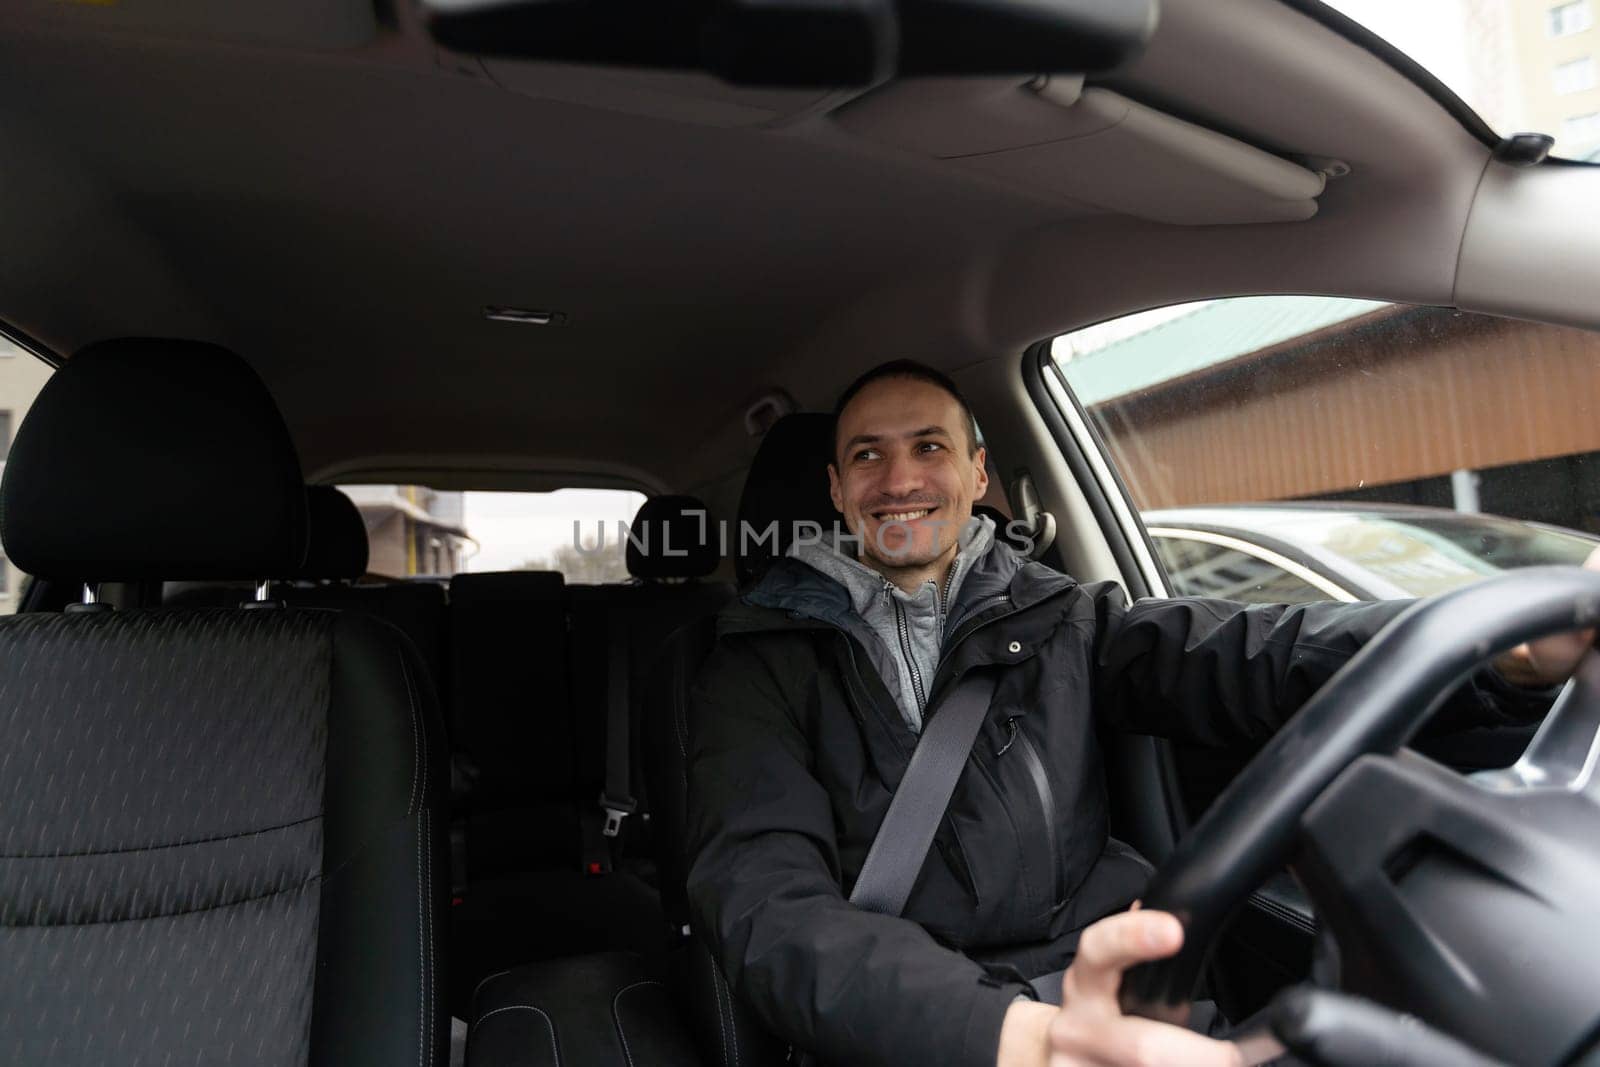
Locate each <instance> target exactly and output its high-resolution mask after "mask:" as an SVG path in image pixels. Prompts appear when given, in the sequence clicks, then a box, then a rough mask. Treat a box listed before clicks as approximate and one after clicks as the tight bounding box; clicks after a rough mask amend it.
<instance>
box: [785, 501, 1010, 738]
mask: <svg viewBox="0 0 1600 1067" xmlns="http://www.w3.org/2000/svg"><path fill="white" fill-rule="evenodd" d="M957 544H958V545H959V548H958V549H957V551H956V558H955V562H953V563H952V564H951V565H950V574H949V576H948V578H946V580H945V585H944V589H942V590H941V589H940V588H939V586H938V584H937V583H935V582H932V581H928V582H924V583H922V587H921V588H920V589H918V590H917V591H916V592H915V593H906V592H902V591H901V590H900V588H899V587H898V586H896V585H895V584H894V583H893V582H891V581H889V579H887V578H885V577H884V576H883V575H881V574H879V573H878V572H877V571H875V570H873V569H872V568H871V567H868V566H867V565H866V564H864V563H862V562H861V561H860V560H858V559H856V558H855V557H853V556H848V555H846V554H845V553H844V552H842V551H840V550H839V549H837V548H835V547H834V546H833V545H828V544H811V543H805V544H796V545H794V546H793V547H791V548H790V549H789V555H791V556H793V557H794V558H795V559H798V560H799V561H800V562H802V563H804V564H807V565H808V566H810V567H811V568H813V569H814V570H817V571H820V572H821V573H822V574H824V575H826V576H827V577H829V578H832V579H833V580H834V581H836V582H838V583H839V584H840V585H842V586H844V588H845V590H846V591H847V592H848V593H849V594H850V603H851V605H852V606H853V607H854V608H855V612H856V614H857V615H858V616H860V618H861V620H862V621H863V622H864V623H865V624H866V626H867V628H868V629H869V630H870V631H871V633H872V635H873V636H874V637H875V638H876V640H875V641H873V642H870V643H869V647H868V651H869V653H870V654H871V656H872V659H873V663H874V665H875V666H877V668H878V672H879V673H880V674H881V675H883V681H884V684H885V685H886V686H888V687H889V691H890V692H891V693H892V694H893V695H894V699H895V704H896V706H898V707H899V709H900V715H901V717H902V718H903V719H905V721H906V725H907V726H909V727H911V730H912V732H914V733H918V734H920V733H921V732H922V712H923V710H924V709H925V708H926V707H927V704H928V687H929V686H931V685H932V684H933V675H934V672H935V671H936V670H937V669H938V666H939V650H940V648H942V647H943V645H944V637H945V630H946V628H947V623H948V621H949V609H950V605H951V604H954V603H955V602H956V597H957V595H958V594H959V593H960V592H961V581H962V579H963V578H965V577H966V576H967V573H968V572H969V571H970V570H971V569H972V564H973V563H974V562H976V561H977V560H978V559H980V558H982V557H983V555H984V554H985V553H987V552H988V551H989V549H990V548H992V547H993V546H994V522H993V521H992V520H991V519H989V518H987V517H985V516H983V515H974V516H973V517H972V518H971V519H969V520H967V523H966V525H965V526H963V527H962V529H961V536H960V538H959V539H958V540H957ZM872 645H877V646H879V647H876V648H874V647H872Z"/></svg>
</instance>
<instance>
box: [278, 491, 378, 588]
mask: <svg viewBox="0 0 1600 1067" xmlns="http://www.w3.org/2000/svg"><path fill="white" fill-rule="evenodd" d="M306 530H307V540H306V561H305V563H303V564H301V566H300V569H299V570H298V571H297V572H295V575H294V576H295V577H296V578H310V579H314V580H321V579H342V578H359V577H361V576H362V575H363V574H366V573H367V551H368V549H367V524H366V522H364V521H363V520H362V518H361V509H360V508H358V507H356V505H355V502H354V501H352V500H351V499H350V498H349V497H347V496H345V495H344V494H343V493H341V492H339V490H337V489H335V488H334V487H333V486H331V485H308V486H306Z"/></svg>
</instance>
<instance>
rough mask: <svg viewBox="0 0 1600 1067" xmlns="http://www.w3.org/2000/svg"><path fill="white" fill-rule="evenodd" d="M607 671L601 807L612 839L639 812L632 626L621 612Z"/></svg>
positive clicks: (614, 627)
mask: <svg viewBox="0 0 1600 1067" xmlns="http://www.w3.org/2000/svg"><path fill="white" fill-rule="evenodd" d="M608 660H609V662H608V663H607V670H606V783H605V788H603V789H602V790H601V791H600V808H601V810H602V811H604V812H605V814H606V822H605V829H604V830H602V831H601V833H603V834H604V835H605V836H606V837H608V838H616V837H617V836H618V835H620V834H621V833H622V821H623V820H624V819H626V818H627V817H628V816H629V815H632V814H633V813H634V812H635V811H636V810H638V807H639V804H638V801H636V800H635V799H634V797H633V793H632V792H630V787H631V786H632V784H633V783H632V779H631V778H630V776H629V769H628V755H629V745H630V743H631V738H630V733H631V728H632V725H633V722H632V719H633V710H632V707H631V706H630V705H629V703H628V627H627V624H626V623H625V622H624V621H623V618H622V613H621V612H618V613H617V614H616V615H613V616H612V619H611V648H610V652H609V654H608Z"/></svg>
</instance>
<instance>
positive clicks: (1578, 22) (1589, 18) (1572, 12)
mask: <svg viewBox="0 0 1600 1067" xmlns="http://www.w3.org/2000/svg"><path fill="white" fill-rule="evenodd" d="M1592 25H1594V15H1593V13H1592V12H1591V11H1590V10H1589V0H1572V2H1570V3H1566V4H1557V5H1556V6H1555V7H1552V8H1551V9H1550V22H1549V26H1550V36H1552V37H1566V36H1568V35H1570V34H1574V33H1582V32H1583V31H1584V30H1587V29H1588V28H1589V27H1590V26H1592Z"/></svg>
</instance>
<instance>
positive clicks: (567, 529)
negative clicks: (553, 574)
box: [463, 489, 644, 571]
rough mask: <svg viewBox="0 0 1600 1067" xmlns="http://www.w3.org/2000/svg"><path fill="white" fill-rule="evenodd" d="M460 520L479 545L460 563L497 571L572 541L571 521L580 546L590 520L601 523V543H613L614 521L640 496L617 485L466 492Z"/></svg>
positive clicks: (627, 517)
mask: <svg viewBox="0 0 1600 1067" xmlns="http://www.w3.org/2000/svg"><path fill="white" fill-rule="evenodd" d="M465 497H466V499H465V500H464V501H463V510H464V518H463V522H464V524H465V526H466V528H467V533H469V534H471V535H472V536H473V538H475V539H476V540H477V542H478V544H479V545H481V546H482V547H481V548H480V549H479V551H478V554H477V555H475V556H472V557H471V558H469V559H468V560H467V561H466V564H465V567H466V569H467V570H469V571H501V570H510V569H513V568H516V567H520V566H521V565H522V564H524V563H526V562H527V561H529V560H538V559H543V558H545V557H547V556H548V555H549V553H550V552H551V551H552V550H553V549H555V548H557V547H558V546H560V545H564V544H571V543H572V522H573V520H574V519H576V520H578V521H579V523H580V524H581V530H582V536H583V544H584V545H585V546H591V547H592V546H593V545H594V543H595V536H596V534H595V524H596V523H597V522H604V523H605V531H606V544H607V545H608V546H609V545H612V544H615V543H616V537H617V521H618V520H619V519H620V520H621V521H623V522H630V523H631V522H632V521H633V514H634V512H636V511H638V510H639V505H640V504H643V503H644V494H643V493H635V492H631V491H628V490H622V489H558V490H556V491H555V492H553V493H467V494H465Z"/></svg>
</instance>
